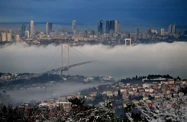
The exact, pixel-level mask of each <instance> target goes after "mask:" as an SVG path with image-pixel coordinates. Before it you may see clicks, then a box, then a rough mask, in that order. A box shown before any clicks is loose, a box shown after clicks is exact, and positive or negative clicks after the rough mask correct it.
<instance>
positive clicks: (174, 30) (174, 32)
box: [172, 24, 176, 34]
mask: <svg viewBox="0 0 187 122" xmlns="http://www.w3.org/2000/svg"><path fill="white" fill-rule="evenodd" d="M172 34H176V25H175V24H174V25H173V26H172Z"/></svg>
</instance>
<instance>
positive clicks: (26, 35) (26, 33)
mask: <svg viewBox="0 0 187 122" xmlns="http://www.w3.org/2000/svg"><path fill="white" fill-rule="evenodd" d="M25 37H26V38H27V39H28V38H30V35H29V31H28V30H26V31H25Z"/></svg>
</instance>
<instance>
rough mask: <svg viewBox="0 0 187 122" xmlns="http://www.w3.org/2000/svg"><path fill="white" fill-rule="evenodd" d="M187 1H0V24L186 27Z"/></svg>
mask: <svg viewBox="0 0 187 122" xmlns="http://www.w3.org/2000/svg"><path fill="white" fill-rule="evenodd" d="M186 6H187V0H0V22H20V21H21V22H23V21H24V22H25V21H30V20H31V19H33V20H35V21H52V22H67V23H68V22H70V23H71V21H72V20H73V19H76V20H77V21H78V22H79V23H86V24H96V23H97V21H98V20H100V19H103V20H107V19H118V20H120V22H121V23H122V24H132V25H144V24H146V25H168V24H170V23H176V24H178V25H184V24H186V21H187V16H186V13H187V7H186Z"/></svg>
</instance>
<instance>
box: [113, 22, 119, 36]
mask: <svg viewBox="0 0 187 122" xmlns="http://www.w3.org/2000/svg"><path fill="white" fill-rule="evenodd" d="M114 32H115V33H118V32H119V21H118V20H115V21H114Z"/></svg>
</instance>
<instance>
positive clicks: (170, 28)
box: [168, 25, 173, 34]
mask: <svg viewBox="0 0 187 122" xmlns="http://www.w3.org/2000/svg"><path fill="white" fill-rule="evenodd" d="M172 26H173V25H169V27H168V33H169V34H171V33H172Z"/></svg>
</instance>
